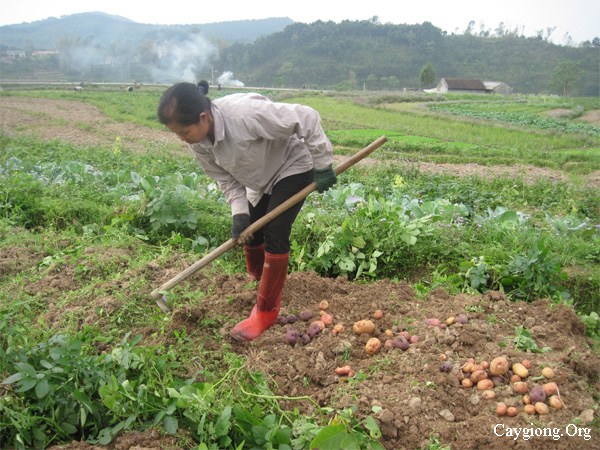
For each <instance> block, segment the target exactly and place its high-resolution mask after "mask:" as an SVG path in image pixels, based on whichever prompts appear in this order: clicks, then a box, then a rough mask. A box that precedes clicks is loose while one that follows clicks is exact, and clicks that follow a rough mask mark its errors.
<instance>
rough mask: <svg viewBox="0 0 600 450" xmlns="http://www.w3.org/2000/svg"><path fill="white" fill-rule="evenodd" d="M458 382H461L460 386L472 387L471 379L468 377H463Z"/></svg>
mask: <svg viewBox="0 0 600 450" xmlns="http://www.w3.org/2000/svg"><path fill="white" fill-rule="evenodd" d="M460 384H462V386H463V387H466V388H470V387H473V382H472V381H471V379H470V378H465V379H463V380H461V382H460Z"/></svg>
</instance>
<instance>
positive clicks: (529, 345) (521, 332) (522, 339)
mask: <svg viewBox="0 0 600 450" xmlns="http://www.w3.org/2000/svg"><path fill="white" fill-rule="evenodd" d="M514 343H515V348H516V349H518V350H523V351H530V352H532V353H543V352H547V351H551V350H552V349H551V348H550V347H544V348H542V349H540V348H539V347H538V345H537V342H535V341H534V340H533V338H532V337H531V333H530V332H529V331H528V330H527V329H525V328H524V327H523V325H521V326H519V327H517V328H515V339H514Z"/></svg>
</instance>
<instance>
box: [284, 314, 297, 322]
mask: <svg viewBox="0 0 600 450" xmlns="http://www.w3.org/2000/svg"><path fill="white" fill-rule="evenodd" d="M286 319H287V323H296V321H297V320H298V318H297V317H296V315H295V314H290V315H288V316H287V318H286Z"/></svg>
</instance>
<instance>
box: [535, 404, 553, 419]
mask: <svg viewBox="0 0 600 450" xmlns="http://www.w3.org/2000/svg"><path fill="white" fill-rule="evenodd" d="M534 407H535V412H537V413H538V414H539V415H540V416H545V415H546V414H549V413H550V408H548V405H546V404H545V403H542V402H537V403H536V404H535V405H534Z"/></svg>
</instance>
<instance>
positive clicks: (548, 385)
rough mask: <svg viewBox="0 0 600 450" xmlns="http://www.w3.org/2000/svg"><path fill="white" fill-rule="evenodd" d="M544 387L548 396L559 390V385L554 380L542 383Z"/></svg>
mask: <svg viewBox="0 0 600 450" xmlns="http://www.w3.org/2000/svg"><path fill="white" fill-rule="evenodd" d="M542 389H543V390H544V393H545V394H546V397H550V396H551V395H552V394H555V393H556V391H557V390H558V386H557V385H556V383H554V382H550V383H546V384H543V385H542Z"/></svg>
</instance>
